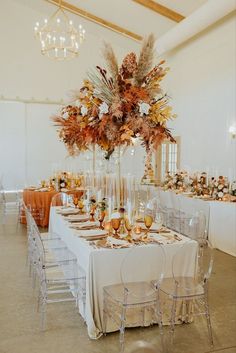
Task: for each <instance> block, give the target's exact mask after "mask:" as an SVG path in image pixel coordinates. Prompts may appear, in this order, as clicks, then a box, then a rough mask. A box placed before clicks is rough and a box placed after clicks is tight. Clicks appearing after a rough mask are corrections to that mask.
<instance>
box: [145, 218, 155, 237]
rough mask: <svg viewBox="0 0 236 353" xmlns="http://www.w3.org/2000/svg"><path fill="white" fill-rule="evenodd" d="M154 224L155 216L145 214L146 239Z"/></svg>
mask: <svg viewBox="0 0 236 353" xmlns="http://www.w3.org/2000/svg"><path fill="white" fill-rule="evenodd" d="M152 223H153V215H152V214H151V213H145V215H144V224H145V227H146V228H147V231H146V232H145V235H144V238H147V236H148V232H149V229H150V228H151V226H152Z"/></svg>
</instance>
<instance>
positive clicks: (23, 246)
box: [0, 215, 236, 353]
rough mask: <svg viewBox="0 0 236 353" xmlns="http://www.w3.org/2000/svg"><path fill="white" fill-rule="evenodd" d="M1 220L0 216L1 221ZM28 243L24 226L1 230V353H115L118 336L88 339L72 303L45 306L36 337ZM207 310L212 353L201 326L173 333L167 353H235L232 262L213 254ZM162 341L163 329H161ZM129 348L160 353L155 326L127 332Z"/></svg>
mask: <svg viewBox="0 0 236 353" xmlns="http://www.w3.org/2000/svg"><path fill="white" fill-rule="evenodd" d="M0 218H1V215H0ZM26 250H27V238H26V229H25V227H24V226H21V225H20V226H19V228H18V230H17V232H16V227H15V226H14V225H11V224H7V225H1V224H0V283H1V284H0V353H28V352H31V353H42V352H46V353H67V352H70V353H118V351H119V349H118V334H117V333H112V334H108V335H107V336H106V337H102V338H100V339H99V340H96V341H93V340H90V339H89V338H88V335H87V330H86V325H85V324H84V322H83V320H82V319H81V317H80V315H79V314H78V313H77V311H76V310H75V307H74V305H73V304H72V303H57V304H54V305H51V306H48V316H47V331H46V332H41V331H40V326H39V322H40V320H39V319H40V318H39V314H38V313H37V311H36V293H34V290H33V289H32V282H31V279H30V278H29V275H28V268H27V266H26ZM209 292H210V293H209V294H210V299H209V302H210V310H211V318H212V326H213V334H214V348H211V347H210V346H209V344H208V336H207V329H206V323H205V321H204V319H203V318H201V317H196V318H195V321H194V323H192V324H185V325H179V326H177V327H176V333H175V341H174V347H173V349H172V350H171V352H170V353H208V352H217V353H236V259H235V258H234V257H232V256H229V255H227V254H224V253H222V252H220V251H218V250H215V264H214V268H213V274H212V277H211V280H210V288H209ZM164 332H165V337H168V336H167V333H168V328H167V327H165V329H164ZM125 337H126V352H129V346H130V343H131V342H133V341H136V340H145V341H148V342H151V343H153V344H154V345H155V346H156V347H157V353H161V349H160V337H159V331H158V327H157V326H153V327H148V328H144V329H143V328H138V329H127V330H126V336H125Z"/></svg>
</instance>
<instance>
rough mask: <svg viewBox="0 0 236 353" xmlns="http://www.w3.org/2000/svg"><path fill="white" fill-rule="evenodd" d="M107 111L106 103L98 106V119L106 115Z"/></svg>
mask: <svg viewBox="0 0 236 353" xmlns="http://www.w3.org/2000/svg"><path fill="white" fill-rule="evenodd" d="M108 111H109V107H108V105H107V103H105V102H103V103H102V104H100V105H99V118H100V119H101V118H102V116H103V114H107V113H108Z"/></svg>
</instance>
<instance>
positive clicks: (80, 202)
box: [78, 199, 84, 214]
mask: <svg viewBox="0 0 236 353" xmlns="http://www.w3.org/2000/svg"><path fill="white" fill-rule="evenodd" d="M78 207H79V213H80V214H83V208H84V202H83V199H80V200H79V202H78Z"/></svg>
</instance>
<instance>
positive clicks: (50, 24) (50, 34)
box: [34, 1, 85, 60]
mask: <svg viewBox="0 0 236 353" xmlns="http://www.w3.org/2000/svg"><path fill="white" fill-rule="evenodd" d="M34 32H35V36H36V38H38V39H39V41H40V44H41V53H42V54H43V55H46V56H48V57H49V58H52V59H55V60H68V59H72V58H74V57H76V56H77V55H78V53H79V48H80V45H81V44H82V43H83V41H84V38H85V30H84V29H83V27H82V25H79V27H78V29H76V27H75V26H74V25H73V22H72V21H71V20H69V18H68V16H67V14H66V13H65V11H64V10H63V8H62V6H61V1H60V2H59V7H58V9H57V11H56V12H55V13H54V14H53V15H52V16H51V17H50V18H49V19H48V20H47V19H45V20H44V24H43V25H42V26H41V25H40V23H39V22H36V24H35V27H34Z"/></svg>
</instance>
